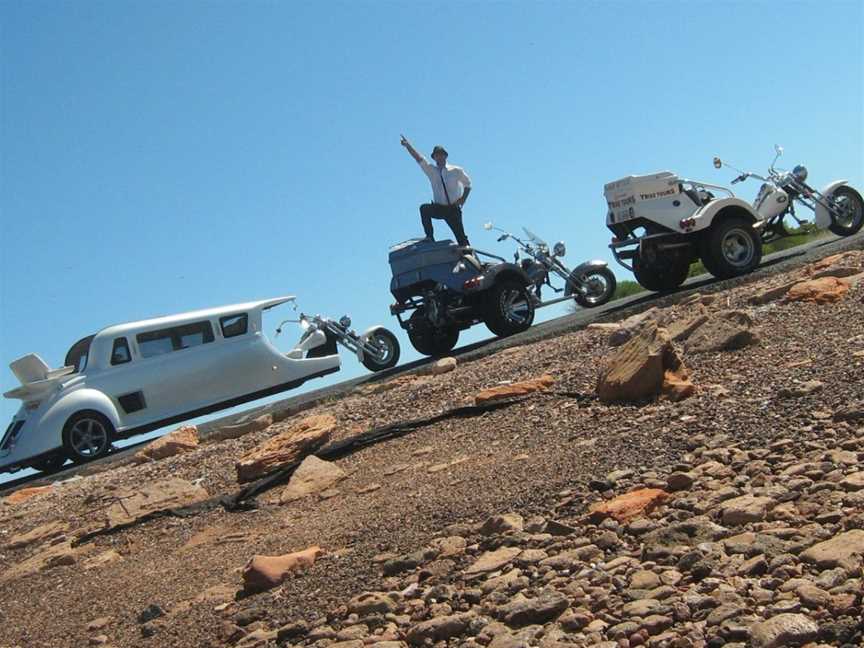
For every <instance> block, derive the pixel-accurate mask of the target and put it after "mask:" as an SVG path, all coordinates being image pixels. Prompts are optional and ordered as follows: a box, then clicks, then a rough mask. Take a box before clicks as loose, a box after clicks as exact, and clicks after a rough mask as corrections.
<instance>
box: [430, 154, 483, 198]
mask: <svg viewBox="0 0 864 648" xmlns="http://www.w3.org/2000/svg"><path fill="white" fill-rule="evenodd" d="M420 168H421V169H423V173H425V174H426V176H427V177H428V178H429V182H430V183H431V184H432V201H433V202H435V203H438V204H439V205H452V204H453V203H455V202H456V201H457V200H459V199H460V198H461V197H462V194H463V193H465V189H467V188H470V187H471V178H469V177H468V174H467V173H465V169H463V168H462V167H458V166H454V165H452V164H445V165H444V168H443V169H439V168H438V165H436V164H429V163H428V162H427V161H426V160H421V161H420ZM445 186H446V187H447V192H446V193H445V192H444V187H445ZM448 198H449V199H450V200H447V199H448Z"/></svg>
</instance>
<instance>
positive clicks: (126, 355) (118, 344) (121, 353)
mask: <svg viewBox="0 0 864 648" xmlns="http://www.w3.org/2000/svg"><path fill="white" fill-rule="evenodd" d="M130 360H132V354H131V353H130V352H129V342H128V341H127V340H126V338H125V337H119V338H114V348H113V349H112V350H111V364H112V365H119V364H124V363H126V362H129V361H130Z"/></svg>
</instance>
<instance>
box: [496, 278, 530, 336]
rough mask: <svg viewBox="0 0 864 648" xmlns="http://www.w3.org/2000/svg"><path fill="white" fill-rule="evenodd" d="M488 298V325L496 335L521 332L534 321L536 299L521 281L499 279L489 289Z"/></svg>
mask: <svg viewBox="0 0 864 648" xmlns="http://www.w3.org/2000/svg"><path fill="white" fill-rule="evenodd" d="M487 299H488V301H487V305H486V317H485V321H486V326H487V327H488V328H489V330H490V331H492V332H493V333H494V334H495V335H497V336H499V337H507V336H508V335H514V334H515V333H521V332H522V331H526V330H528V329H529V328H530V327H531V324H533V323H534V301H533V300H532V299H531V295H529V294H528V288H527V287H526V286H525V285H524V284H522V283H521V282H519V281H516V280H514V279H504V280H503V281H499V282H497V283H496V284H495V285H494V286H492V288H491V289H490V290H489V295H488V297H487Z"/></svg>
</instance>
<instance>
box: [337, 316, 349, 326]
mask: <svg viewBox="0 0 864 648" xmlns="http://www.w3.org/2000/svg"><path fill="white" fill-rule="evenodd" d="M339 326H341V327H342V328H346V329H347V328H348V327H349V326H351V318H350V317H348V316H347V315H343V316H342V317H340V318H339Z"/></svg>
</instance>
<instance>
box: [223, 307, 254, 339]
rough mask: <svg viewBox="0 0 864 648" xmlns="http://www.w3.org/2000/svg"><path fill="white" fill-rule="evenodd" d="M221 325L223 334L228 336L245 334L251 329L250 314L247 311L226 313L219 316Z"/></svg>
mask: <svg viewBox="0 0 864 648" xmlns="http://www.w3.org/2000/svg"><path fill="white" fill-rule="evenodd" d="M219 326H221V327H222V336H223V337H226V338H230V337H236V336H238V335H245V334H246V331H247V330H249V316H248V315H247V314H246V313H241V314H240V315H226V316H225V317H220V318H219Z"/></svg>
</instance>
